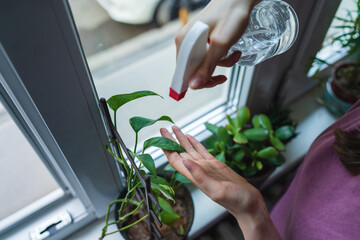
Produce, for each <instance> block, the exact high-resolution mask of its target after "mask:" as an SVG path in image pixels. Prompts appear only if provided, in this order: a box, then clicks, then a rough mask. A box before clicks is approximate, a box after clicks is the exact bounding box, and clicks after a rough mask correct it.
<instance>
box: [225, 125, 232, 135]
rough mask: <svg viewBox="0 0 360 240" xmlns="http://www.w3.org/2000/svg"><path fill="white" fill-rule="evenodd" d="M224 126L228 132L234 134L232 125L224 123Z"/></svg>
mask: <svg viewBox="0 0 360 240" xmlns="http://www.w3.org/2000/svg"><path fill="white" fill-rule="evenodd" d="M225 128H226V129H227V130H228V131H229V134H232V135H234V129H233V127H232V126H230V125H229V124H226V125H225Z"/></svg>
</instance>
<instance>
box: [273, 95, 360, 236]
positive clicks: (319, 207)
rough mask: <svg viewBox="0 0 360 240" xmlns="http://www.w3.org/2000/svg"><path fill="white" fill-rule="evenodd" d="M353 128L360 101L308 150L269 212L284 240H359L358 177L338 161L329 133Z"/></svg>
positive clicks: (358, 122) (359, 122) (359, 117)
mask: <svg viewBox="0 0 360 240" xmlns="http://www.w3.org/2000/svg"><path fill="white" fill-rule="evenodd" d="M356 125H359V126H360V100H359V101H357V102H356V103H355V104H354V105H353V106H352V108H351V109H350V110H349V111H348V112H347V113H346V114H345V115H344V116H343V117H341V118H340V119H339V120H338V121H337V122H335V123H334V124H333V125H331V126H330V127H329V128H327V129H326V130H325V131H324V132H323V133H321V134H320V136H319V137H317V139H316V140H315V141H314V143H313V144H312V146H311V147H310V149H309V151H308V153H307V155H306V157H305V160H304V162H303V163H302V164H301V166H300V167H299V169H298V170H297V173H296V176H295V178H294V180H293V181H292V183H291V185H290V187H289V189H288V190H287V192H286V193H285V194H284V196H282V198H281V199H280V200H279V202H278V203H277V204H276V206H275V207H274V209H273V210H272V212H271V218H272V220H273V222H274V224H275V226H276V228H277V229H278V231H279V233H280V235H281V236H282V238H283V239H284V240H285V239H299V240H306V239H324V240H332V239H335V240H351V239H357V240H359V239H360V175H357V176H353V175H352V174H351V173H350V172H348V171H347V170H346V169H345V167H344V166H343V164H342V162H341V161H340V160H339V157H338V156H337V154H336V152H335V151H334V150H333V143H334V140H335V137H334V135H333V132H332V130H333V128H334V127H340V128H341V129H343V130H351V129H353V128H354V127H355V126H356ZM359 147H360V143H359ZM359 161H360V159H359Z"/></svg>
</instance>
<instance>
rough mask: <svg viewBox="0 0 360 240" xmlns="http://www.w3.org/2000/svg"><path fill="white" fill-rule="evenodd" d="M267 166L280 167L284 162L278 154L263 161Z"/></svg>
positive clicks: (282, 157)
mask: <svg viewBox="0 0 360 240" xmlns="http://www.w3.org/2000/svg"><path fill="white" fill-rule="evenodd" d="M265 161H266V163H267V164H268V165H271V166H280V165H281V164H283V163H284V162H285V158H284V156H283V155H281V154H279V155H277V156H276V157H275V158H270V159H266V160H265Z"/></svg>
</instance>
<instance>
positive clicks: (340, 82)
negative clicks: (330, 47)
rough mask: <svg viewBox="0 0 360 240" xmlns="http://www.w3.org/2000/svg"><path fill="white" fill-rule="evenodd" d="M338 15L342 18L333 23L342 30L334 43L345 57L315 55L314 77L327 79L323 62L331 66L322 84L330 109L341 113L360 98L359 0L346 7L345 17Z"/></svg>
mask: <svg viewBox="0 0 360 240" xmlns="http://www.w3.org/2000/svg"><path fill="white" fill-rule="evenodd" d="M335 18H336V19H337V20H338V21H340V23H339V25H337V26H334V28H336V29H338V30H339V32H338V34H337V35H335V36H334V38H333V40H332V44H338V45H340V46H341V47H342V51H343V50H345V58H344V59H345V60H342V61H340V62H339V63H337V64H329V63H328V62H327V60H326V59H321V58H315V60H314V63H313V65H314V64H315V65H317V69H316V71H315V73H314V74H313V76H312V78H315V79H317V80H320V82H324V81H323V80H322V77H321V69H323V66H324V65H327V66H328V67H329V68H330V69H332V70H331V75H330V77H329V79H327V81H325V82H324V83H323V84H322V85H324V86H325V89H326V92H325V95H324V100H325V102H326V103H327V105H328V108H329V110H330V111H332V112H333V113H335V114H337V115H342V114H343V113H345V112H346V111H347V109H348V108H350V106H351V105H352V104H353V103H354V102H356V100H357V99H359V98H360V2H359V1H356V9H355V10H347V15H346V16H345V17H335Z"/></svg>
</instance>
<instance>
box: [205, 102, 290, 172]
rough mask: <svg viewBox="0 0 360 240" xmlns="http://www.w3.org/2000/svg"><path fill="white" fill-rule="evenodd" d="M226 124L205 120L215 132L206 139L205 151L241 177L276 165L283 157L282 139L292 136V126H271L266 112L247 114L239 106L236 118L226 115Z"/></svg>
mask: <svg viewBox="0 0 360 240" xmlns="http://www.w3.org/2000/svg"><path fill="white" fill-rule="evenodd" d="M227 120H228V124H226V125H225V126H216V125H213V124H211V123H205V126H206V128H207V129H208V130H209V131H211V132H212V133H213V134H214V135H213V136H212V137H210V138H208V139H207V140H206V147H207V149H208V151H209V152H210V153H211V154H212V155H213V156H215V158H216V159H218V160H219V161H222V162H224V163H226V164H227V165H228V166H230V167H231V168H232V169H233V170H235V171H236V172H238V173H239V174H241V175H243V176H253V175H255V174H256V173H258V172H261V171H265V169H268V168H275V167H277V166H279V165H281V164H282V163H284V161H285V159H284V157H283V156H282V154H281V152H282V151H285V144H284V142H285V141H287V140H289V139H290V138H291V137H293V136H294V132H295V129H294V127H293V126H291V125H283V126H278V127H277V128H274V127H273V124H272V122H271V120H270V119H269V118H268V117H267V116H266V115H265V114H259V115H254V116H253V117H252V118H251V117H250V111H249V109H248V108H247V107H246V106H244V107H242V108H240V109H239V111H238V112H237V114H236V116H235V118H231V117H230V116H229V115H227Z"/></svg>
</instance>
